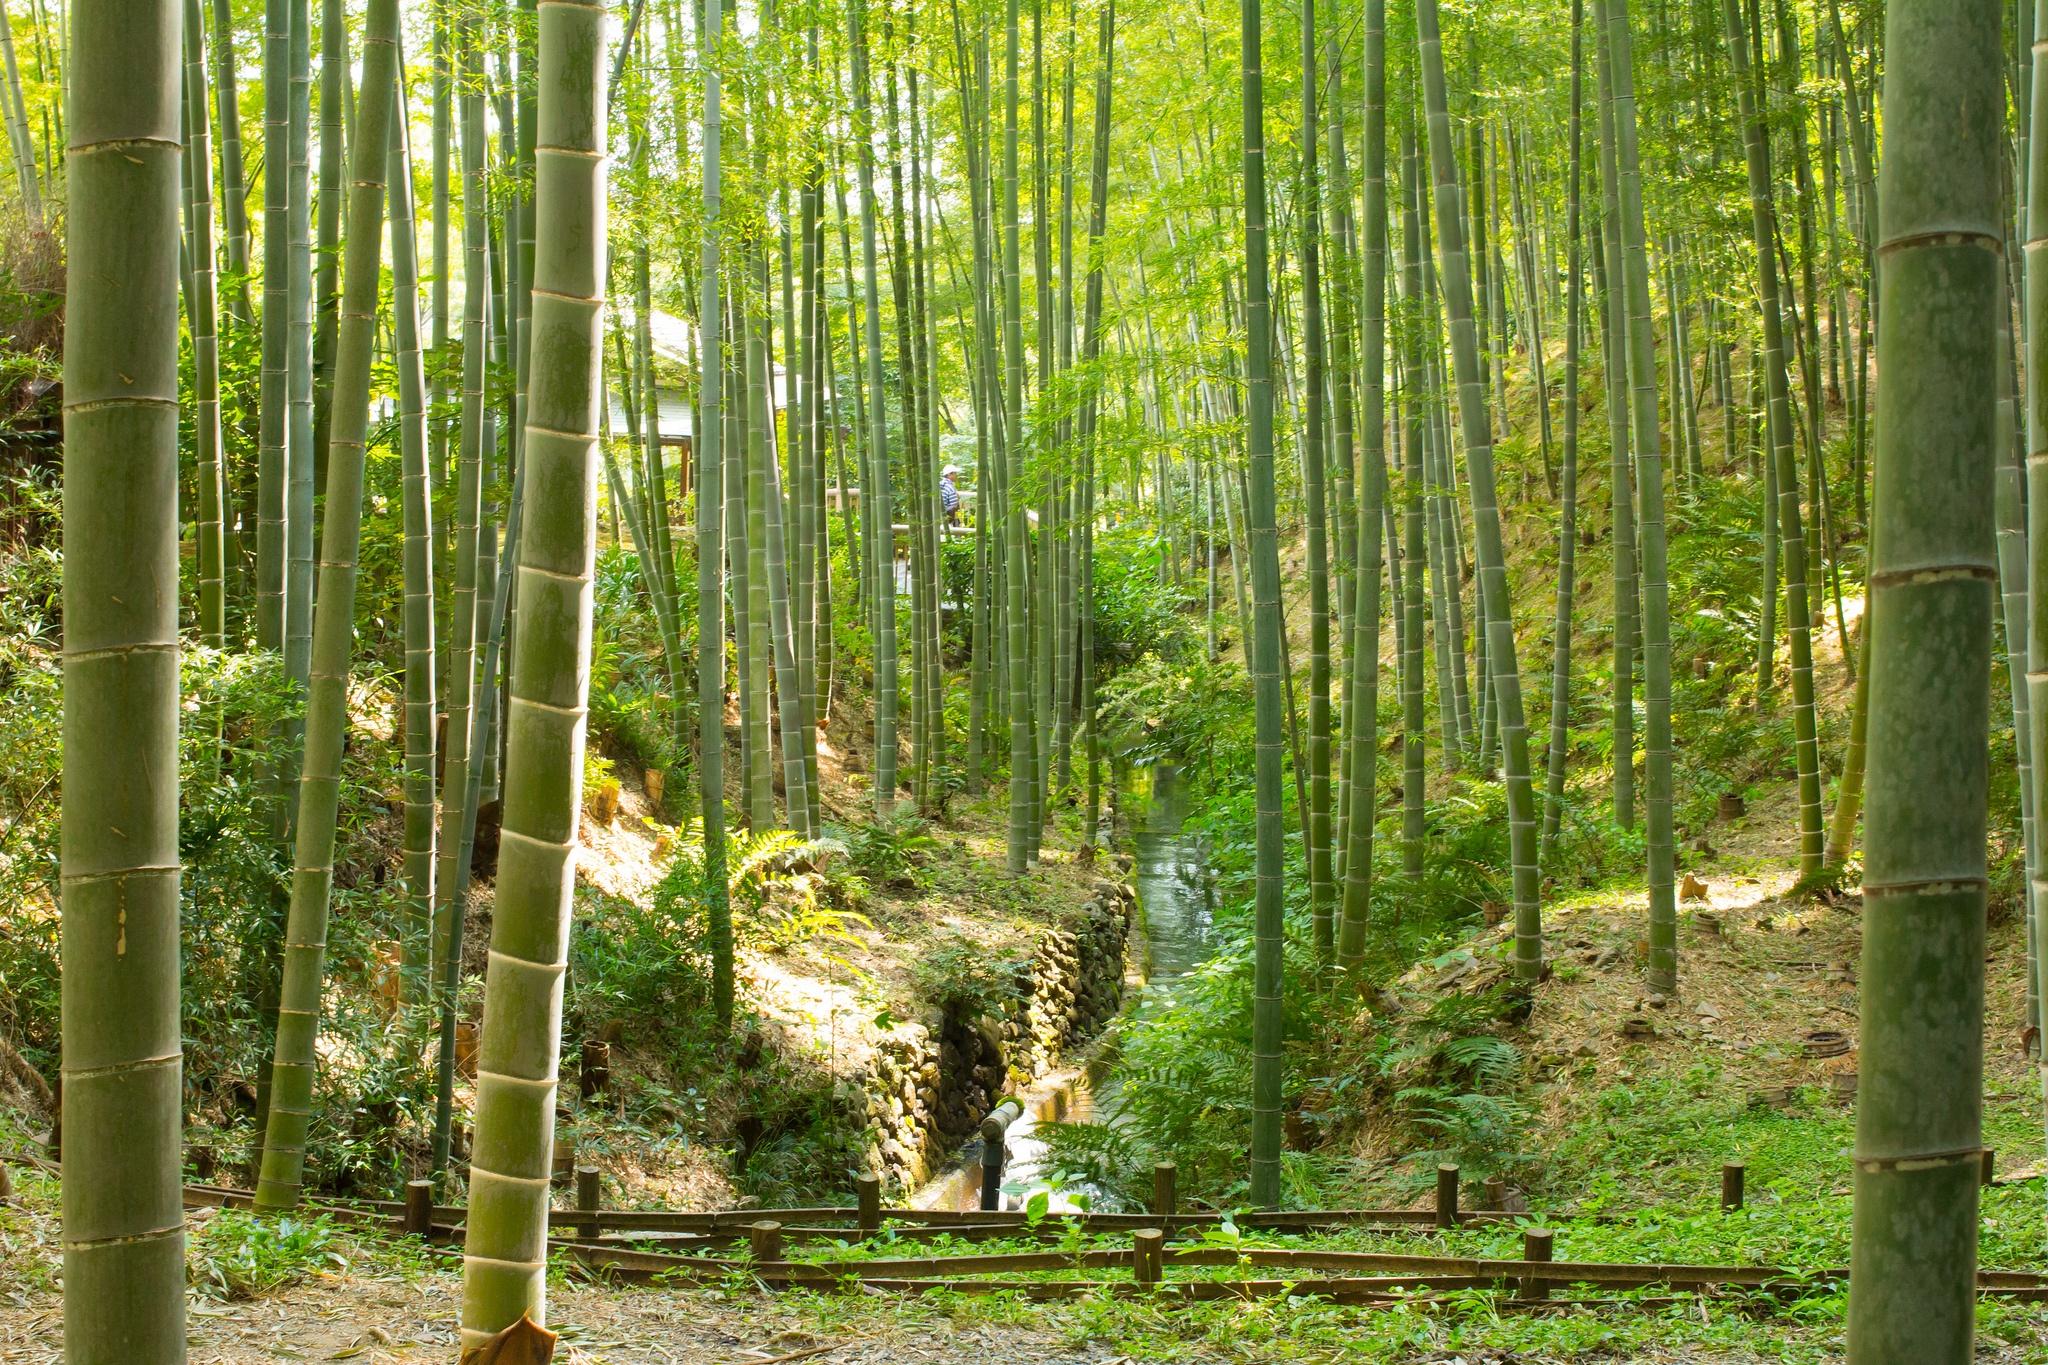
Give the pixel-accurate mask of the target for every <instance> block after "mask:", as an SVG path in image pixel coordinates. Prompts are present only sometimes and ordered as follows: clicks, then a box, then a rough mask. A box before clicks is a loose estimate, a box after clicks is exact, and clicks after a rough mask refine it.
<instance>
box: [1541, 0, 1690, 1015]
mask: <svg viewBox="0 0 2048 1365" xmlns="http://www.w3.org/2000/svg"><path fill="white" fill-rule="evenodd" d="M1605 8H1606V11H1607V22H1608V40H1607V41H1608V52H1609V61H1610V63H1611V65H1612V70H1613V75H1612V80H1613V86H1614V125H1615V147H1616V160H1617V162H1618V163H1619V169H1620V185H1621V237H1622V248H1623V254H1624V265H1625V272H1624V273H1625V276H1626V281H1625V283H1626V290H1627V298H1628V368H1629V383H1630V385H1631V388H1632V390H1633V400H1632V401H1631V403H1630V404H1629V411H1630V415H1631V416H1632V417H1633V418H1634V437H1635V439H1634V442H1633V445H1634V449H1635V456H1636V502H1637V507H1636V546H1637V566H1638V570H1639V573H1640V583H1639V589H1640V591H1641V593H1642V611H1643V615H1642V622H1641V627H1642V632H1641V645H1642V652H1643V775H1644V784H1643V785H1644V796H1645V812H1644V814H1645V816H1646V819H1645V821H1644V823H1645V825H1646V829H1645V831H1644V833H1645V835H1646V836H1647V837H1646V839H1645V843H1646V847H1647V850H1648V853H1649V893H1650V962H1649V978H1648V979H1649V985H1650V989H1651V990H1653V991H1663V992H1666V993H1670V992H1674V991H1676V990H1677V989H1678V888H1677V885H1676V883H1675V876H1674V848H1673V844H1672V820H1671V609H1670V601H1669V598H1670V593H1669V584H1668V578H1669V575H1668V574H1667V573H1666V569H1665V543H1664V541H1665V537H1664V452H1663V448H1662V433H1661V432H1660V431H1659V429H1658V426H1657V352H1656V342H1657V338H1656V330H1655V324H1654V322H1653V321H1652V319H1651V317H1650V307H1651V297H1650V265H1649V251H1648V247H1647V245H1646V236H1647V234H1646V232H1645V228H1644V221H1643V172H1642V163H1641V158H1640V156H1639V154H1638V151H1637V145H1636V94H1635V64H1634V60H1633V58H1632V56H1631V51H1632V48H1633V43H1632V40H1631V36H1630V33H1629V12H1628V0H1606V6H1605ZM1517 961H1518V963H1520V962H1521V958H1520V957H1518V958H1517ZM1523 965H1524V968H1525V970H1527V971H1533V970H1535V965H1536V964H1534V963H1526V964H1523Z"/></svg>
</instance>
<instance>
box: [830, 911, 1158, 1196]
mask: <svg viewBox="0 0 2048 1365" xmlns="http://www.w3.org/2000/svg"><path fill="white" fill-rule="evenodd" d="M1136 909H1137V893H1136V892H1135V890H1134V889H1133V888H1132V887H1131V886H1129V885H1128V884H1119V883H1113V882H1108V881H1101V880H1098V881H1096V882H1095V883H1094V885H1093V887H1092V888H1091V894H1090V897H1089V899H1088V900H1086V901H1084V902H1083V903H1082V904H1081V905H1080V906H1079V907H1078V908H1077V909H1076V910H1075V911H1074V913H1073V914H1072V915H1071V916H1070V917H1069V918H1068V919H1067V920H1066V921H1064V922H1063V923H1061V924H1060V925H1058V926H1056V927H1053V928H1049V929H1046V930H1045V931H1044V932H1043V933H1041V934H1040V935H1039V938H1038V940H1037V942H1036V943H1035V944H1034V945H1033V950H1032V953H1031V956H1030V958H1029V959H1028V960H1027V961H1026V962H1025V963H1024V964H1023V966H1022V967H1021V968H1020V969H1019V973H1018V981H1017V991H1016V995H1015V996H1014V997H1013V999H1012V1001H1011V1003H1010V1005H1009V1008H1008V1009H1007V1010H1005V1011H1003V1012H1002V1013H1001V1014H999V1015H996V1014H978V1015H970V1014H968V1013H967V1012H966V1011H964V1010H962V1009H960V1008H958V1007H951V1008H947V1009H945V1010H943V1011H939V1012H935V1014H934V1016H933V1017H932V1018H930V1019H928V1020H925V1021H922V1022H916V1023H908V1024H902V1025H899V1026H897V1027H896V1028H895V1029H892V1030H891V1031H890V1032H889V1033H888V1035H887V1036H885V1037H884V1038H883V1040H882V1042H881V1044H880V1046H879V1048H878V1049H877V1051H876V1059H875V1063H874V1068H873V1070H872V1071H870V1072H869V1073H868V1074H867V1075H865V1076H864V1077H860V1078H856V1079H854V1080H850V1081H847V1082H845V1083H843V1085H842V1090H841V1095H842V1098H843V1100H844V1101H845V1102H846V1103H847V1106H848V1108H849V1109H850V1110H851V1111H852V1114H851V1117H852V1118H853V1121H854V1122H855V1123H860V1122H863V1121H865V1123H866V1125H867V1129H868V1141H867V1151H866V1162H867V1166H868V1169H870V1170H873V1171H877V1172H879V1173H880V1174H881V1175H882V1177H883V1179H884V1181H885V1182H887V1183H888V1184H890V1185H892V1186H895V1187H896V1188H898V1189H914V1188H916V1187H917V1186H919V1185H922V1184H923V1183H924V1182H925V1181H927V1180H929V1179H930V1178H931V1177H932V1175H933V1174H934V1173H935V1172H936V1171H937V1170H938V1169H939V1168H940V1166H941V1165H942V1164H943V1163H944V1161H945V1158H946V1156H947V1154H948V1153H949V1152H951V1151H953V1150H954V1149H955V1148H957V1147H958V1146H959V1145H960V1143H961V1142H962V1141H963V1140H965V1139H966V1138H967V1137H968V1136H969V1135H971V1134H972V1133H973V1132H974V1129H975V1127H976V1125H978V1124H979V1123H980V1122H981V1120H982V1118H983V1117H984V1116H985V1115H987V1113H988V1112H989V1110H991V1109H993V1108H994V1107H995V1106H996V1105H997V1104H998V1103H1000V1102H1001V1100H1002V1097H1003V1096H1004V1095H1006V1094H1010V1093H1013V1092H1015V1091H1017V1090H1020V1089H1023V1088H1025V1087H1027V1086H1029V1085H1030V1083H1031V1082H1032V1081H1034V1080H1036V1079H1037V1078H1038V1077H1040V1076H1042V1075H1044V1074H1045V1073H1047V1072H1049V1071H1051V1070H1053V1069H1054V1068H1056V1067H1057V1066H1058V1065H1059V1064H1060V1062H1061V1061H1063V1060H1064V1059H1065V1058H1066V1057H1067V1056H1068V1055H1069V1054H1070V1053H1071V1052H1073V1051H1074V1050H1075V1049H1076V1048H1077V1047H1078V1046H1079V1045H1081V1044H1083V1043H1085V1042H1087V1041H1088V1040H1089V1039H1091V1038H1093V1037H1095V1036H1096V1034H1098V1033H1100V1032H1101V1031H1102V1027H1103V1025H1104V1024H1106V1023H1108V1022H1109V1021H1110V1020H1111V1019H1112V1018H1114V1017H1115V1016H1116V1013H1117V1011H1118V1009H1120V1008H1121V1007H1122V1005H1123V984H1124V946H1125V943H1126V941H1127V940H1128V938H1129V936H1130V928H1131V917H1132V915H1133V914H1134V913H1135V912H1136Z"/></svg>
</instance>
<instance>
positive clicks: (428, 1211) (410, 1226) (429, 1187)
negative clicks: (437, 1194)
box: [405, 1180, 434, 1237]
mask: <svg viewBox="0 0 2048 1365" xmlns="http://www.w3.org/2000/svg"><path fill="white" fill-rule="evenodd" d="M405 1230H406V1231H407V1232H408V1233H410V1234H412V1235H413V1236H414V1237H425V1236H428V1235H429V1234H431V1233H432V1232H433V1230H434V1182H433V1181H431V1180H408V1181H406V1182H405Z"/></svg>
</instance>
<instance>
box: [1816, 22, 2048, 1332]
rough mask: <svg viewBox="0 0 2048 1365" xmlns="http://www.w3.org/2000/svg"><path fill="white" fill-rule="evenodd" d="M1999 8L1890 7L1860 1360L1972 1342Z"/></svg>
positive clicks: (1859, 1169) (1861, 1101)
mask: <svg viewBox="0 0 2048 1365" xmlns="http://www.w3.org/2000/svg"><path fill="white" fill-rule="evenodd" d="M2001 19H2002V15H2001V13H2000V9H1999V6H1998V5H1996V4H1994V3H1991V0H1965V2H1964V3H1960V4H1958V3H1953V0H1893V3H1892V4H1891V5H1890V6H1888V7H1887V10H1886V13H1885V35H1884V36H1885V50H1886V52H1887V53H1888V54H1889V59H1888V61H1887V63H1886V67H1885V74H1884V80H1885V89H1884V111H1885V153H1884V165H1883V168H1882V171H1881V173H1880V177H1879V181H1878V196H1879V206H1880V207H1879V214H1880V220H1881V223H1882V235H1881V236H1880V238H1879V247H1878V251H1877V260H1878V268H1879V271H1880V272H1881V289H1882V293H1883V296H1884V311H1883V315H1882V317H1881V318H1880V319H1879V323H1878V340H1877V350H1878V359H1877V372H1878V373H1879V374H1880V375H1882V376H1883V383H1882V384H1881V385H1880V386H1879V389H1878V407H1877V414H1876V441H1875V467H1874V474H1873V477H1874V480H1875V489H1876V502H1875V504H1874V507H1873V509H1872V515H1871V564H1870V585H1871V590H1870V622H1869V626H1868V630H1869V632H1870V660H1869V668H1868V672H1869V674H1870V736H1869V739H1870V743H1869V771H1868V775H1867V783H1866V785H1867V789H1868V805H1867V808H1866V812H1865V815H1864V848H1865V853H1864V873H1863V906H1864V908H1863V958H1862V976H1863V984H1862V1012H1861V1028H1860V1040H1859V1041H1860V1061H1859V1064H1858V1069H1859V1071H1860V1073H1861V1080H1860V1083H1859V1088H1858V1089H1859V1093H1858V1096H1857V1105H1856V1145H1855V1198H1856V1207H1855V1220H1854V1232H1853V1242H1852V1249H1851V1260H1850V1274H1849V1310H1848V1331H1847V1336H1848V1358H1849V1360H1850V1361H1851V1362H1852V1365H1872V1363H1874V1362H1877V1361H1896V1360H1911V1361H1928V1362H1947V1363H1948V1365H1964V1363H1965V1362H1968V1361H1969V1360H1970V1359H1971V1358H1972V1355H1973V1349H1974V1348H1973V1341H1972V1336H1973V1331H1974V1327H1975V1310H1976V1292H1975V1287H1976V1268H1977V1222H1978V1214H1977V1197H1978V1196H1977V1190H1978V1180H1979V1174H1978V1172H1979V1155H1980V1151H1979V1149H1980V1147H1981V1145H1982V1139H1983V1129H1982V1119H1983V1069H1984V1068H1983V1063H1984V1056H1983V1054H1984V911H1985V896H1986V867H1985V825H1986V805H1987V791H1988V787H1989V780H1990V774H1989V772H1988V762H1989V760H1988V747H1989V740H1990V681H1991V616H1992V611H1993V607H1994V603H1995V599H1996V595H1997V592H1998V573H1997V562H1996V550H1995V547H1994V531H1993V506H1994V498H1993V484H1994V478H1993V468H1994V464H1995V451H1994V450H1993V445H1994V442H1995V435H1994V433H1995V431H1996V412H1995V410H1996V406H1997V374H1998V365H1997V353H1996V352H1997V337H1996V330H1995V317H1996V313H1997V309H1998V308H1999V306H2000V298H2001V293H2002V282H2003V278H2004V272H2005V269H2006V263H2005V260H2004V239H2005V227H2004V224H2003V223H2002V221H2001V217H2002V214H2001V207H2002V206H2001V199H2002V194H2001V191H2002V181H2003V177H2004V174H2005V168H2004V164H2003V158H2004V155H2005V141H2004V130H2003V127H2002V122H2003V118H2004V113H2005V88H2004V73H2003V69H2002V62H2003V50H2002V43H2001ZM2030 273H2031V272H2030ZM2028 283H2029V287H2030V289H2039V287H2040V286H2039V284H2038V283H2037V282H2036V279H2030V280H2029V282H2028ZM2037 321H2038V319H2037ZM2036 335H2037V336H2038V335H2039V334H2038V333H2037V334H2036ZM2034 349H2036V350H2038V349H2039V347H2038V346H2037V347H2035V348H2034ZM2040 402H2041V399H2040V396H2039V391H2038V390H2037V389H2034V388H2033V387H2032V386H2030V395H2029V403H2030V405H2032V404H2039V403H2040ZM2037 429H2038V428H2037Z"/></svg>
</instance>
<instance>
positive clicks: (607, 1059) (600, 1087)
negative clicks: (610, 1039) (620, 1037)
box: [577, 1038, 612, 1101]
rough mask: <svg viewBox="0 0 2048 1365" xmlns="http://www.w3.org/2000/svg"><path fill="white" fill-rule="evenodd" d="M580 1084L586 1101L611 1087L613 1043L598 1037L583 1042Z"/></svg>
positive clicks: (578, 1075)
mask: <svg viewBox="0 0 2048 1365" xmlns="http://www.w3.org/2000/svg"><path fill="white" fill-rule="evenodd" d="M577 1081H578V1086H577V1088H578V1089H579V1090H581V1091H582V1093H583V1098H584V1100H585V1101H589V1100H594V1099H596V1098H597V1097H598V1096H599V1095H602V1094H603V1093H604V1092H605V1091H607V1090H609V1089H610V1088H611V1084H612V1045H611V1044H610V1043H605V1042H599V1041H598V1040H597V1039H594V1038H591V1039H586V1040H585V1041H584V1044H583V1065H582V1067H581V1068H580V1070H579V1071H578V1074H577Z"/></svg>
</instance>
